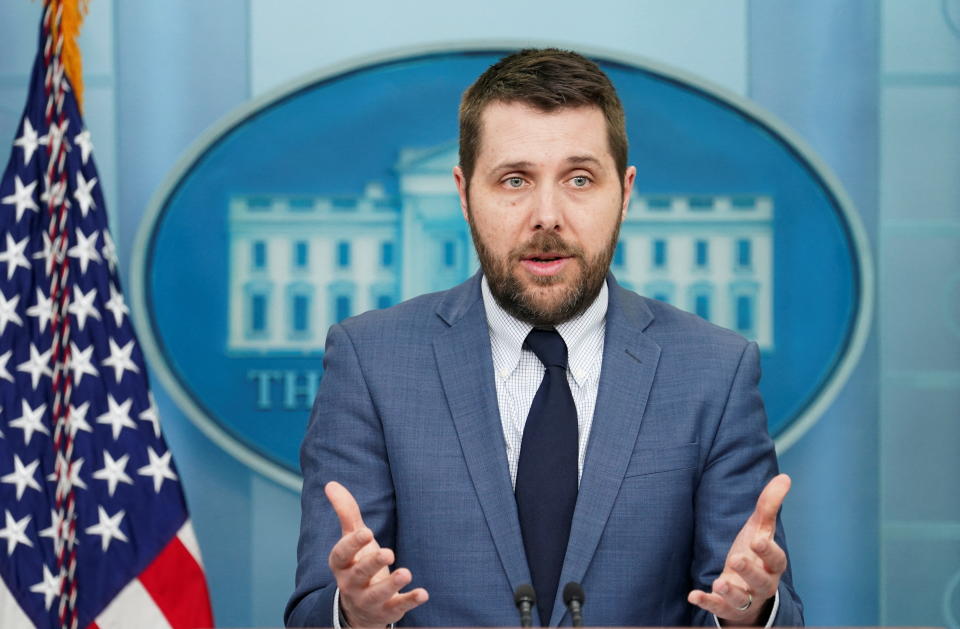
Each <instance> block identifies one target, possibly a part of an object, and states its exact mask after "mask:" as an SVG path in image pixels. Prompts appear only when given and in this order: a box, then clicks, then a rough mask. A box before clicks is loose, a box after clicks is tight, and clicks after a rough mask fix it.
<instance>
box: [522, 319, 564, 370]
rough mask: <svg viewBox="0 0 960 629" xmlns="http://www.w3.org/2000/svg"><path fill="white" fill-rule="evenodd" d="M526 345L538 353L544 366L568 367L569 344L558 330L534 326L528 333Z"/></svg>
mask: <svg viewBox="0 0 960 629" xmlns="http://www.w3.org/2000/svg"><path fill="white" fill-rule="evenodd" d="M525 345H526V346H527V348H528V349H529V350H530V351H532V352H533V353H534V354H536V355H537V358H539V359H540V362H542V363H543V366H544V367H560V368H562V369H566V368H567V344H566V343H564V342H563V337H562V336H560V333H559V332H557V331H556V330H538V329H536V328H534V329H533V330H530V334H528V335H527V340H526V343H525Z"/></svg>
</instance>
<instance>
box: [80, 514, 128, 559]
mask: <svg viewBox="0 0 960 629" xmlns="http://www.w3.org/2000/svg"><path fill="white" fill-rule="evenodd" d="M97 511H98V514H99V520H100V521H99V522H97V523H96V524H94V525H93V526H88V527H87V528H86V529H85V530H86V532H87V534H88V535H99V536H100V546H101V547H102V548H103V552H107V549H108V548H109V547H110V542H111V541H112V540H115V539H118V540H120V541H121V542H127V541H129V540H128V539H127V536H126V535H124V533H123V531H121V530H120V523H121V522H122V521H123V517H124V516H125V515H126V512H124V510H123V509H120V510H119V511H117V512H116V513H115V514H113V515H107V511H106V509H104V508H103V507H102V506H100V505H97Z"/></svg>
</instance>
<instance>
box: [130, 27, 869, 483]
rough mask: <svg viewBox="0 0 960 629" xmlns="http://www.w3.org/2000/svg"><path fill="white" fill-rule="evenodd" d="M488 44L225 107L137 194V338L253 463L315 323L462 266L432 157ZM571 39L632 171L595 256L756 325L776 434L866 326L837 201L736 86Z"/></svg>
mask: <svg viewBox="0 0 960 629" xmlns="http://www.w3.org/2000/svg"><path fill="white" fill-rule="evenodd" d="M508 52H510V49H509V47H507V46H486V47H484V46H469V45H468V46H465V47H463V48H461V49H455V50H451V49H443V50H428V51H422V52H419V53H416V54H411V53H409V52H408V53H402V54H393V55H387V56H383V57H380V58H377V59H373V60H370V59H367V60H365V61H363V62H362V63H357V64H351V65H348V66H344V67H339V68H335V69H333V70H328V71H324V72H321V73H319V74H317V75H315V76H311V77H308V78H307V79H305V80H303V81H300V82H298V83H297V84H296V85H292V86H289V87H287V88H285V89H281V90H279V91H278V92H275V93H273V94H269V95H267V96H265V97H263V98H261V99H259V100H257V101H255V102H253V103H251V104H249V105H248V106H245V107H243V108H242V109H241V110H240V111H238V112H235V113H234V114H232V115H230V116H229V117H228V118H227V119H226V120H224V121H223V122H221V123H220V124H219V125H218V126H217V127H216V128H215V129H213V130H212V131H211V132H209V133H208V134H207V135H206V137H204V138H203V139H201V140H200V141H199V142H198V143H197V145H196V146H195V147H194V148H193V149H192V150H191V151H190V153H189V154H188V155H187V156H186V157H185V158H184V159H183V160H182V162H181V164H180V165H179V166H178V167H177V169H176V170H175V172H174V173H173V174H172V176H171V177H170V179H169V183H168V184H167V185H166V186H165V187H164V188H163V189H162V190H160V191H159V193H158V195H157V196H156V198H155V201H154V202H153V204H152V206H151V208H150V210H149V211H148V214H147V216H146V218H145V220H144V222H143V225H142V227H141V231H140V234H139V236H138V237H139V246H138V247H136V248H135V251H136V252H137V253H136V255H137V257H136V259H135V260H134V273H133V278H132V284H133V295H134V299H135V301H136V305H137V307H136V310H135V312H136V313H138V317H139V319H140V321H139V322H138V326H139V331H140V334H141V337H142V338H143V345H144V350H145V352H146V353H147V354H148V356H149V357H150V358H151V362H152V364H153V365H154V368H155V369H156V371H157V373H159V374H160V377H161V379H162V381H163V383H164V385H165V386H166V387H167V390H168V391H170V392H171V394H172V396H173V397H174V399H175V400H176V401H177V403H178V404H179V405H180V406H181V407H182V408H183V410H184V411H185V413H186V414H187V416H188V417H190V418H191V419H192V420H193V421H194V422H196V423H197V425H198V426H200V428H201V429H202V430H203V431H204V432H205V433H206V434H207V435H209V436H210V437H211V438H213V439H214V440H215V441H216V442H217V443H218V444H220V445H221V446H223V447H224V448H226V449H227V450H228V451H230V452H231V453H232V454H234V455H235V456H237V457H238V458H240V459H241V460H243V461H244V462H246V463H248V464H249V465H251V466H252V467H253V468H254V469H256V470H258V471H260V472H262V473H264V474H266V475H267V476H269V477H271V478H273V479H275V480H277V481H278V482H281V483H283V484H285V485H288V486H291V487H297V486H298V484H299V475H298V462H297V461H298V447H299V444H300V440H301V438H302V436H303V433H304V428H305V425H306V421H307V418H308V414H309V408H310V406H311V404H312V401H313V396H314V392H315V391H316V388H317V385H318V383H319V381H320V378H321V376H322V356H323V345H324V339H325V336H326V331H327V328H328V327H329V326H330V325H331V324H332V323H335V322H337V321H339V320H341V319H344V318H346V317H349V316H352V315H355V314H358V313H360V312H363V311H366V310H369V309H372V308H385V307H389V306H391V305H393V304H395V303H397V302H398V301H400V300H403V299H408V298H410V297H413V296H415V295H418V294H421V293H425V292H428V291H435V290H441V289H445V288H449V287H450V286H453V285H454V284H456V283H458V282H460V281H462V280H464V279H466V278H467V277H468V276H469V275H470V274H471V273H473V272H474V271H475V270H476V268H477V261H476V256H475V254H474V252H473V249H472V245H471V241H470V236H469V232H468V228H467V225H466V223H465V222H464V221H463V219H462V217H461V215H460V209H459V205H458V203H457V196H456V189H455V187H454V184H453V179H452V176H451V169H452V167H453V166H454V165H455V164H456V161H457V106H458V103H459V98H460V94H461V93H462V91H463V90H464V89H465V88H466V87H467V86H468V85H469V84H470V83H471V82H472V81H473V80H474V79H475V78H476V77H477V76H479V75H480V73H482V72H483V70H485V69H486V68H487V67H488V66H489V65H491V64H492V63H494V62H495V61H496V60H497V59H499V58H500V57H501V56H503V55H504V54H506V53H508ZM588 54H589V51H588ZM592 56H593V57H594V58H595V59H596V60H597V61H598V62H599V63H600V65H601V66H602V67H603V69H604V70H605V71H606V72H607V73H608V74H609V76H610V78H611V79H612V80H613V82H614V84H615V85H616V87H617V90H618V92H619V94H620V98H621V99H622V101H623V104H624V108H625V110H626V114H627V126H628V132H629V136H630V140H631V146H630V163H632V164H635V165H636V166H637V171H638V175H637V182H636V186H635V192H634V196H633V199H632V201H631V204H630V210H629V213H628V218H627V219H626V221H625V223H624V225H623V227H622V229H621V235H620V242H619V245H618V247H617V250H616V253H615V256H614V260H613V265H612V270H613V272H614V274H615V275H616V277H617V279H618V281H619V282H620V283H622V284H624V285H626V286H627V287H629V288H632V289H634V290H636V291H638V292H640V293H642V294H645V295H647V296H648V297H652V298H655V299H661V300H664V301H667V302H670V303H672V304H674V305H676V306H678V307H680V308H683V309H686V310H689V311H691V312H694V313H696V314H698V315H700V316H702V317H703V318H705V319H708V320H710V321H713V322H714V323H717V324H718V325H721V326H724V327H728V328H731V329H733V330H736V331H738V332H740V333H741V334H743V335H744V336H746V337H748V338H750V339H753V340H755V341H756V342H757V343H758V344H759V346H760V350H761V356H762V365H763V370H764V378H763V381H762V383H761V390H762V392H763V395H764V399H765V402H766V407H767V413H768V417H769V428H770V432H771V434H772V435H774V437H775V439H776V440H777V445H778V447H779V449H780V450H783V449H785V448H786V447H789V445H790V444H792V443H794V442H795V441H796V440H797V439H798V438H799V437H800V436H801V435H802V434H803V432H804V431H805V430H807V429H808V428H809V427H810V426H811V425H812V424H813V423H814V422H815V421H816V420H817V418H819V417H820V415H821V414H822V413H823V411H824V410H825V409H826V408H827V406H828V405H829V404H830V402H831V401H832V400H833V398H834V397H835V396H836V394H837V392H838V390H839V388H840V387H841V386H842V385H843V383H844V382H845V381H846V379H847V377H848V376H849V374H850V371H851V370H852V368H853V366H854V364H855V362H856V360H857V358H858V357H859V355H860V352H861V350H862V348H863V345H864V342H865V339H866V335H867V331H868V326H869V321H870V313H871V310H872V302H873V297H872V292H871V291H872V267H871V260H870V253H869V249H868V247H867V241H866V237H865V235H864V231H863V228H862V226H861V225H860V222H859V219H858V217H857V214H856V213H855V212H854V211H853V209H852V206H851V204H850V202H849V200H848V199H847V197H846V195H845V194H844V192H843V190H842V188H841V187H840V186H839V184H838V183H837V181H836V180H835V178H834V177H833V176H832V175H831V174H830V173H829V171H828V170H827V169H826V168H825V167H824V166H823V164H821V163H820V162H819V160H818V159H817V158H816V157H815V156H814V155H813V153H812V152H811V151H810V150H809V149H808V148H807V147H806V146H805V145H804V144H803V142H802V141H800V140H799V139H798V138H797V137H795V136H794V135H793V134H792V133H791V132H790V131H789V130H787V129H786V128H785V127H784V126H783V125H782V124H780V123H778V122H777V121H775V120H774V119H773V118H772V117H771V116H770V115H769V114H766V113H764V112H762V111H760V110H759V109H758V108H757V107H756V106H755V105H752V104H750V103H749V102H747V101H745V100H744V99H742V98H740V97H738V96H735V95H732V94H729V93H727V92H725V91H723V90H722V89H720V88H717V87H714V86H710V85H708V84H706V83H704V82H703V81H701V80H699V79H696V78H694V77H690V76H686V75H684V74H682V73H680V72H677V71H675V70H670V69H667V68H664V67H661V66H659V65H657V64H654V63H651V62H649V61H643V60H636V59H624V58H621V57H619V56H616V55H613V54H605V53H601V54H596V55H592Z"/></svg>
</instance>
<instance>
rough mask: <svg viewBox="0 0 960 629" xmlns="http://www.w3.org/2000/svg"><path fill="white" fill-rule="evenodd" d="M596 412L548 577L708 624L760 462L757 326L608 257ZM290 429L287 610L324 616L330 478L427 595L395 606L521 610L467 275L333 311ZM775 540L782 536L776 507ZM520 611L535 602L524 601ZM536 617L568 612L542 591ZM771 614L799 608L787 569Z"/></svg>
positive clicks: (617, 621) (485, 340)
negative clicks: (307, 400)
mask: <svg viewBox="0 0 960 629" xmlns="http://www.w3.org/2000/svg"><path fill="white" fill-rule="evenodd" d="M608 281H609V284H610V302H609V308H608V312H607V320H606V340H605V345H604V355H603V366H602V370H601V377H600V378H601V379H600V387H599V392H598V395H597V403H596V410H595V414H594V421H593V428H592V431H591V434H590V439H589V444H588V446H587V454H586V462H585V464H584V469H583V475H582V478H581V482H580V492H579V496H578V499H577V505H576V510H575V512H574V516H573V525H572V529H571V532H570V540H569V544H568V547H567V554H566V558H565V560H564V564H563V572H562V575H561V578H560V587H561V588H562V587H563V584H565V583H567V582H568V581H578V582H580V583H581V584H582V585H583V588H584V590H585V592H586V604H585V606H584V619H585V622H586V623H587V624H588V625H618V626H628V625H634V626H670V625H680V626H684V625H687V626H689V625H709V624H712V623H713V617H712V616H711V615H709V614H707V613H706V612H703V611H702V610H699V609H698V608H696V607H694V606H692V605H690V604H689V603H687V600H686V599H687V593H688V592H689V591H690V589H692V588H702V589H705V590H707V591H709V589H710V583H711V582H712V580H713V579H714V578H716V577H717V576H718V575H719V573H720V571H721V570H722V568H723V562H724V559H725V557H726V553H727V551H728V550H729V547H730V544H731V542H732V541H733V539H734V537H735V536H736V534H737V532H738V531H739V529H740V527H741V526H742V525H743V524H744V522H745V521H746V519H747V517H748V516H749V514H750V513H751V511H752V510H753V507H754V505H755V502H756V499H757V496H758V495H759V494H760V491H761V489H762V488H763V486H764V484H765V483H766V481H767V480H769V479H770V478H772V477H773V476H774V475H775V474H776V473H777V462H776V457H775V454H774V449H773V443H772V441H771V439H770V437H769V436H768V433H767V427H766V417H765V413H764V410H763V402H762V400H761V398H760V394H759V391H758V389H757V382H758V380H759V365H758V352H757V348H756V345H754V344H752V343H748V342H747V341H745V340H744V339H743V338H741V337H740V336H738V335H736V334H734V333H732V332H729V331H727V330H723V329H721V328H718V327H716V326H713V325H710V324H709V323H706V322H704V321H703V320H702V319H699V318H697V317H694V316H692V315H690V314H687V313H684V312H681V311H679V310H677V309H675V308H672V307H670V306H668V305H666V304H663V303H660V302H656V301H653V300H649V299H646V298H643V297H641V296H639V295H636V294H634V293H632V292H630V291H627V290H625V289H623V288H621V287H619V286H618V285H617V284H616V282H615V281H614V280H613V278H612V277H610V278H609V279H608ZM324 367H325V373H324V376H323V381H322V383H321V385H320V390H319V393H318V395H317V399H316V402H315V404H314V407H313V413H312V415H311V418H310V425H309V428H308V429H307V434H306V437H305V439H304V442H303V447H302V449H301V465H302V469H303V475H304V485H303V496H302V509H303V519H302V522H301V527H300V544H299V548H298V567H297V583H296V590H295V592H294V594H293V596H292V597H291V599H290V602H289V604H288V605H287V609H286V614H285V620H286V622H287V623H288V624H289V625H297V626H303V625H306V626H311V625H313V626H329V625H330V623H331V619H332V614H333V595H334V591H335V588H336V583H335V582H334V580H333V579H332V576H331V573H330V570H329V568H328V566H327V555H328V554H329V552H330V549H331V548H332V547H333V545H334V543H336V541H337V540H338V539H339V537H340V526H339V524H338V521H337V517H336V515H335V514H334V512H333V509H332V508H331V507H330V505H329V503H328V502H327V500H326V498H325V496H324V493H323V486H324V484H325V483H326V482H327V481H330V480H337V481H339V482H341V483H343V484H344V485H345V486H346V487H347V489H349V490H350V491H351V492H352V493H353V494H354V496H355V497H356V498H357V501H358V503H359V504H360V509H361V511H362V513H363V517H364V520H365V522H366V523H367V525H368V526H369V527H370V528H371V529H372V530H373V531H374V534H375V535H376V538H377V540H378V541H379V542H380V544H381V545H383V546H386V547H389V548H393V549H394V550H395V552H396V557H397V563H396V566H397V567H399V566H404V567H407V568H409V569H410V570H411V571H412V573H413V579H414V580H413V584H414V585H415V586H423V587H425V588H426V589H427V590H428V592H429V593H430V600H429V601H428V602H427V603H426V604H424V605H422V606H421V607H418V608H417V609H415V610H413V611H411V612H410V613H408V614H407V615H406V616H405V617H404V618H403V621H402V623H403V624H405V625H411V626H457V625H459V626H486V625H514V626H516V625H518V624H519V622H518V616H517V612H516V609H515V608H514V604H513V591H514V590H515V589H516V587H517V586H518V585H520V584H522V583H530V581H531V579H530V573H529V569H528V567H527V561H526V557H525V555H524V549H523V541H522V539H521V534H520V526H519V523H518V519H517V508H516V502H515V500H514V494H513V490H512V487H511V483H510V476H509V472H508V470H507V459H506V453H505V448H504V443H503V431H502V428H501V425H500V418H499V411H498V407H497V397H496V390H495V384H494V374H493V361H492V358H491V354H490V338H489V333H488V330H487V321H486V315H485V311H484V307H483V300H482V297H481V293H480V281H479V276H475V277H473V278H472V279H470V280H468V281H467V282H466V283H464V284H461V285H460V286H457V287H455V288H453V289H451V290H449V291H446V292H442V293H436V294H432V295H426V296H423V297H419V298H416V299H413V300H411V301H408V302H405V303H403V304H400V305H398V306H396V307H394V308H390V309H389V310H385V311H375V312H369V313H366V314H364V315H361V316H358V317H355V318H353V319H349V320H347V321H344V322H343V323H342V324H340V325H335V326H333V327H332V328H331V329H330V333H329V336H328V339H327V349H326V354H325V356H324ZM777 542H778V543H779V544H780V545H781V546H783V547H784V548H785V540H784V537H783V531H782V527H778V531H777ZM534 613H536V610H534ZM550 624H551V625H557V624H569V615H568V614H566V613H565V608H564V606H563V601H562V597H561V596H559V595H558V596H557V598H556V604H555V606H554V610H553V615H552V617H551V618H550ZM777 624H778V625H802V624H803V616H802V607H801V604H800V600H799V598H798V597H797V595H796V594H795V593H794V591H793V588H792V583H791V577H790V573H789V571H788V572H787V573H786V574H785V575H784V577H783V580H782V583H781V585H780V612H779V614H778V616H777Z"/></svg>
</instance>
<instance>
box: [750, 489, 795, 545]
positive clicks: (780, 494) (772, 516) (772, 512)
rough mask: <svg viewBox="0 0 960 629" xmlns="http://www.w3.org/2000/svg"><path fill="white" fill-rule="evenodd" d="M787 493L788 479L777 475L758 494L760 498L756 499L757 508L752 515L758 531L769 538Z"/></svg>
mask: <svg viewBox="0 0 960 629" xmlns="http://www.w3.org/2000/svg"><path fill="white" fill-rule="evenodd" d="M789 491H790V477H789V476H787V475H786V474H779V475H777V476H774V477H773V478H772V479H770V482H769V483H767V486H766V487H764V488H763V491H762V492H761V493H760V497H759V498H757V507H756V509H754V512H753V515H754V517H755V518H756V523H757V526H758V527H759V528H760V530H762V531H764V532H766V533H767V534H769V535H770V536H773V531H774V530H775V529H776V528H777V514H778V513H779V512H780V507H781V506H782V505H783V499H784V498H786V497H787V492H789Z"/></svg>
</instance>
